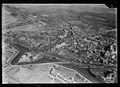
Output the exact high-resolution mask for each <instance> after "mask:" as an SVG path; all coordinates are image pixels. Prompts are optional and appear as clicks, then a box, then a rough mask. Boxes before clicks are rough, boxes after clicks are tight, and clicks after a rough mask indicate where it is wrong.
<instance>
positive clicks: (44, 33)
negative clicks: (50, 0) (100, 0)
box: [2, 4, 118, 84]
mask: <svg viewBox="0 0 120 87" xmlns="http://www.w3.org/2000/svg"><path fill="white" fill-rule="evenodd" d="M117 68H118V67H117V8H109V7H107V6H106V5H105V4H2V83H3V84H46V83H47V84H69V83H73V84H92V83H117Z"/></svg>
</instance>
